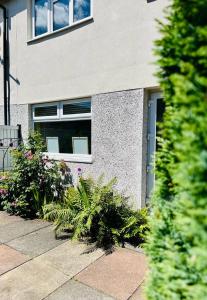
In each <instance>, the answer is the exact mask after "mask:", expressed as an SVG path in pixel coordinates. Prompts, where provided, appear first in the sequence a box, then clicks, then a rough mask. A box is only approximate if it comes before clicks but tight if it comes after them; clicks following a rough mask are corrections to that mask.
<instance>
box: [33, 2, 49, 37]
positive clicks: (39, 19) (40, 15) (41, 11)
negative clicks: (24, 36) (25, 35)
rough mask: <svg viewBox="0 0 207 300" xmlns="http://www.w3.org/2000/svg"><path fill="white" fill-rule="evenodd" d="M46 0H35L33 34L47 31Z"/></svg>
mask: <svg viewBox="0 0 207 300" xmlns="http://www.w3.org/2000/svg"><path fill="white" fill-rule="evenodd" d="M47 13H48V0H36V1H35V36H37V35H40V34H43V33H46V32H47V31H48V19H47Z"/></svg>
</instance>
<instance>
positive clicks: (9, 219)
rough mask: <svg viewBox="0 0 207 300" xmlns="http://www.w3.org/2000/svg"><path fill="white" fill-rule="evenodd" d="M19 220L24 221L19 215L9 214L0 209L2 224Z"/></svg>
mask: <svg viewBox="0 0 207 300" xmlns="http://www.w3.org/2000/svg"><path fill="white" fill-rule="evenodd" d="M18 221H22V219H21V218H20V217H17V216H11V215H9V214H7V213H6V212H5V211H0V226H1V225H6V224H10V223H14V222H18Z"/></svg>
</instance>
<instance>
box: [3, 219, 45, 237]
mask: <svg viewBox="0 0 207 300" xmlns="http://www.w3.org/2000/svg"><path fill="white" fill-rule="evenodd" d="M49 225H50V224H49V223H47V222H44V221H40V220H27V221H26V220H22V221H19V222H14V223H10V224H6V225H2V226H0V242H1V243H6V242H9V241H11V240H13V239H15V238H17V237H20V236H23V235H26V234H28V233H30V232H33V231H36V230H38V229H40V228H43V227H46V226H49Z"/></svg>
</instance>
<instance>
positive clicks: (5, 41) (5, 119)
mask: <svg viewBox="0 0 207 300" xmlns="http://www.w3.org/2000/svg"><path fill="white" fill-rule="evenodd" d="M0 8H1V9H2V10H3V19H4V27H3V53H4V54H3V67H4V71H3V72H4V77H3V78H4V79H3V80H4V125H8V103H7V102H8V95H7V63H8V60H7V58H8V53H7V13H6V7H5V6H3V5H1V4H0Z"/></svg>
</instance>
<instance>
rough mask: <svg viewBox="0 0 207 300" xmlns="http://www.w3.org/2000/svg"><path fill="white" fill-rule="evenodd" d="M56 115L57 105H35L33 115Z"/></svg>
mask: <svg viewBox="0 0 207 300" xmlns="http://www.w3.org/2000/svg"><path fill="white" fill-rule="evenodd" d="M50 116H57V105H54V106H40V107H35V117H50Z"/></svg>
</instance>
